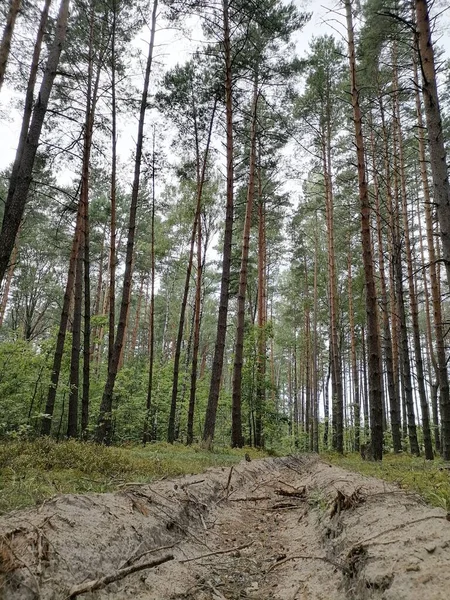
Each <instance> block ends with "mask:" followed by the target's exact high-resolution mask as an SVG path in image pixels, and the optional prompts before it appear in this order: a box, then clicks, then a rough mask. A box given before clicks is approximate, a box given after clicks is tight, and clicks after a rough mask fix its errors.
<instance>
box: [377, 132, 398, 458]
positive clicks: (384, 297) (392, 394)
mask: <svg viewBox="0 0 450 600" xmlns="http://www.w3.org/2000/svg"><path fill="white" fill-rule="evenodd" d="M370 137H371V152H372V167H373V175H372V176H373V186H374V197H375V212H376V222H377V236H378V262H379V272H380V292H381V307H382V313H383V333H384V339H383V344H384V357H385V362H386V375H387V388H388V396H389V412H390V417H391V419H390V420H391V429H392V445H393V449H394V452H395V453H398V452H401V449H402V438H401V433H400V402H399V393H398V387H397V385H396V383H397V382H396V379H395V370H394V360H393V351H392V336H391V328H390V324H389V301H388V293H387V286H386V272H385V263H384V251H383V246H384V244H383V232H382V224H381V206H380V196H379V186H378V173H377V168H376V158H375V157H376V149H375V140H374V134H373V128H372V131H371V136H370ZM386 166H387V167H388V164H386V163H385V167H386ZM386 187H387V194H388V195H390V193H391V191H390V176H389V171H387V173H386ZM388 205H389V206H391V205H392V201H390V202H388ZM388 210H389V208H388Z"/></svg>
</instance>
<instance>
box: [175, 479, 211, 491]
mask: <svg viewBox="0 0 450 600" xmlns="http://www.w3.org/2000/svg"><path fill="white" fill-rule="evenodd" d="M204 481H205V480H204V479H197V481H188V482H187V483H183V485H181V486H180V487H181V489H182V490H184V488H187V487H188V486H189V485H197V484H198V483H203V482H204Z"/></svg>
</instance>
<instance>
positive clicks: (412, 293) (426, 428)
mask: <svg viewBox="0 0 450 600" xmlns="http://www.w3.org/2000/svg"><path fill="white" fill-rule="evenodd" d="M394 118H395V125H396V129H397V141H398V159H399V166H400V169H399V171H400V183H401V199H402V215H403V230H404V240H405V251H406V265H407V271H408V288H409V303H410V310H411V319H412V328H413V341H414V354H415V365H416V378H417V387H418V391H419V399H420V408H421V412H422V433H423V443H424V447H425V458H426V459H427V460H433V458H434V454H433V445H432V442H431V430H430V416H429V407H428V400H427V395H426V391H425V377H424V372H423V358H422V350H421V340H420V330H419V309H418V304H417V296H416V290H415V286H414V269H413V260H412V252H411V241H410V237H411V236H410V232H409V220H408V205H407V194H406V178H405V166H404V159H403V139H402V128H401V121H400V111H399V106H398V81H397V68H396V65H395V68H394Z"/></svg>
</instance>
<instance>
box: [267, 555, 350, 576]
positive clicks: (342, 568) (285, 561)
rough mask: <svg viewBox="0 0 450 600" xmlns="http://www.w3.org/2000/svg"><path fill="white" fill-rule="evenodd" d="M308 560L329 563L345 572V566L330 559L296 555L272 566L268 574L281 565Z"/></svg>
mask: <svg viewBox="0 0 450 600" xmlns="http://www.w3.org/2000/svg"><path fill="white" fill-rule="evenodd" d="M300 558H302V559H305V560H306V559H308V560H323V561H324V562H326V563H329V564H330V565H333V566H334V567H336V568H337V569H340V570H341V571H345V570H346V567H344V565H340V564H339V563H337V562H334V561H333V560H330V559H329V558H327V557H326V556H308V555H304V554H295V555H294V556H288V557H287V558H284V559H283V560H279V561H277V562H276V563H274V564H273V565H271V566H270V567H269V568H268V569H267V571H266V573H270V571H272V570H273V569H275V568H276V567H279V566H280V565H284V563H287V562H288V561H290V560H297V559H300Z"/></svg>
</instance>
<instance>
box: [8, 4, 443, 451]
mask: <svg viewBox="0 0 450 600" xmlns="http://www.w3.org/2000/svg"><path fill="white" fill-rule="evenodd" d="M318 5H319V3H318V2H316V1H315V0H314V1H313V0H311V1H309V2H293V1H288V0H258V1H255V0H221V1H219V0H160V1H158V0H53V1H52V0H39V1H38V0H8V1H6V0H5V1H4V2H2V3H1V7H0V19H1V21H0V24H1V32H0V33H1V39H0V102H1V105H0V120H1V121H2V123H3V126H4V127H3V128H2V132H6V131H9V132H10V133H9V135H7V134H5V135H3V139H2V140H1V148H0V152H4V153H5V157H6V156H8V157H9V154H8V151H9V150H8V149H9V148H13V149H14V152H13V153H12V154H11V160H9V158H8V164H6V163H5V161H4V162H3V165H4V168H3V171H2V172H1V173H0V199H1V204H0V211H1V219H2V225H1V231H0V280H1V296H0V438H1V439H2V440H3V441H4V442H5V443H7V442H8V440H36V439H37V438H41V437H44V436H47V437H50V438H54V439H55V440H57V441H61V442H62V441H64V440H66V439H68V438H75V439H78V440H84V441H87V442H93V443H96V444H100V445H106V446H120V445H124V444H132V445H133V444H137V445H142V444H144V445H146V444H154V443H156V442H168V443H169V444H174V443H175V444H185V445H191V444H194V445H197V446H198V447H200V448H203V449H207V450H212V449H213V448H214V447H216V446H219V447H220V446H231V447H234V448H241V447H243V446H245V447H254V448H259V449H265V450H267V451H272V452H278V453H281V454H287V453H289V452H308V451H313V452H316V453H322V452H325V453H326V452H331V451H334V452H336V453H338V454H343V453H350V452H360V453H361V455H363V456H364V457H365V458H371V459H374V460H375V461H381V460H382V457H383V455H388V454H396V453H400V452H404V453H408V454H412V455H413V456H422V457H424V458H426V459H429V460H432V459H434V458H435V457H437V456H441V457H442V458H443V459H444V460H450V387H449V370H448V360H449V357H450V343H449V342H450V338H449V323H450V299H449V285H450V183H449V167H448V164H449V163H448V161H449V158H448V147H449V144H450V45H449V39H450V38H449V11H448V5H447V3H446V2H445V1H442V2H439V1H438V0H436V1H435V2H430V1H429V0H428V1H427V0H412V1H411V0H364V1H361V2H359V1H355V0H353V1H352V0H336V1H335V2H333V3H332V4H331V3H330V4H329V6H327V10H326V11H325V13H323V14H324V17H323V20H322V22H321V24H320V27H319V26H317V27H316V29H317V32H314V33H313V35H309V37H308V39H307V41H306V42H305V33H304V31H306V29H307V28H308V27H309V26H310V24H311V19H313V18H314V14H315V11H316V9H318V8H319V7H318Z"/></svg>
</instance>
